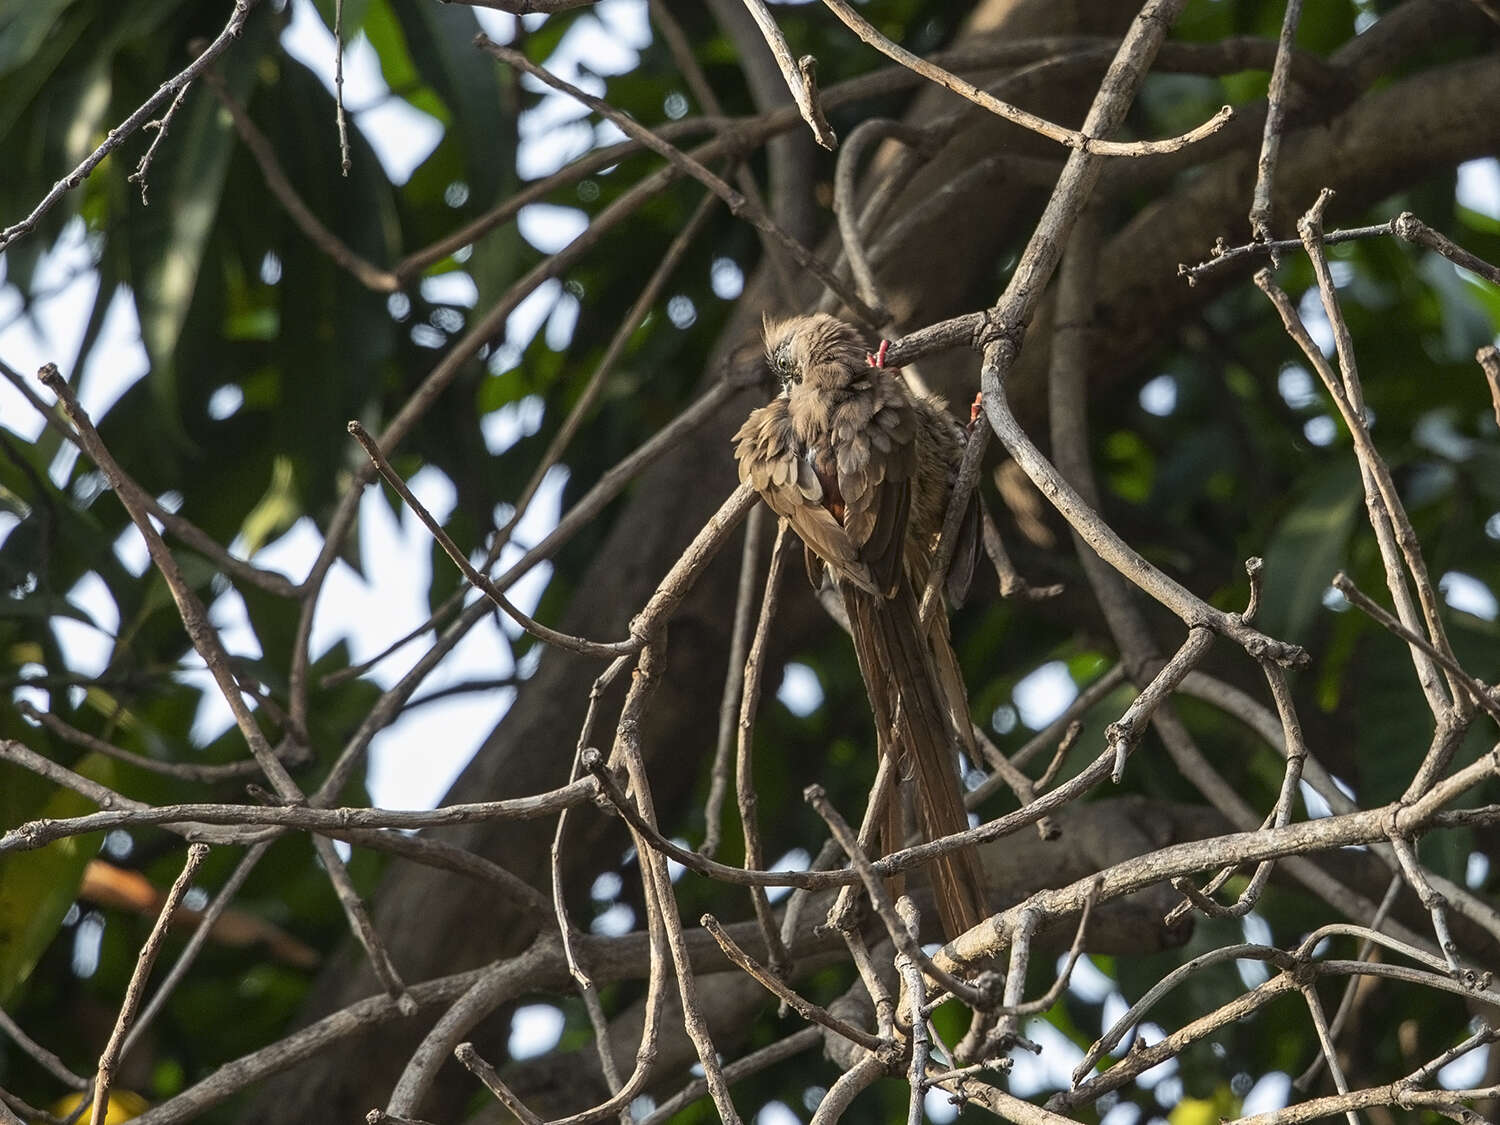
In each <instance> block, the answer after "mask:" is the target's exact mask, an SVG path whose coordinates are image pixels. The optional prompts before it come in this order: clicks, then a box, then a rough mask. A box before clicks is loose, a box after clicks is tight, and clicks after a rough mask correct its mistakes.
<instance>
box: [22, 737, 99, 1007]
mask: <svg viewBox="0 0 1500 1125" xmlns="http://www.w3.org/2000/svg"><path fill="white" fill-rule="evenodd" d="M74 772H75V773H80V774H82V775H83V776H84V777H88V778H91V779H93V780H94V781H97V782H99V783H100V784H103V785H109V784H111V781H112V779H113V776H114V767H113V763H112V762H111V761H110V760H109V759H108V758H106V757H104V756H103V755H102V754H90V755H88V756H87V757H86V758H83V759H82V760H81V761H80V762H79V763H78V764H77V765H76V766H75V767H74ZM0 776H3V777H4V779H5V780H4V783H3V784H0V821H3V823H5V824H7V825H17V824H22V823H24V822H25V821H28V820H37V819H41V818H44V817H45V818H48V819H56V818H60V817H70V816H80V815H82V814H84V813H88V812H93V811H94V809H95V807H96V806H95V805H94V803H93V802H92V801H90V800H89V799H88V798H87V797H84V796H82V795H80V794H78V793H74V792H73V791H72V790H71V789H61V788H57V787H54V786H53V785H51V784H50V783H48V782H47V781H45V780H43V779H42V778H40V777H38V776H37V775H36V774H34V773H31V772H30V771H28V770H23V769H20V768H19V767H17V766H10V765H6V766H3V767H0ZM103 839H104V834H103V833H101V832H95V833H91V834H90V835H87V836H73V837H70V838H68V839H66V840H57V841H55V842H53V843H51V844H48V845H47V846H46V847H45V848H38V849H36V850H35V851H25V852H10V853H7V854H6V855H4V856H0V1003H5V1002H7V1001H8V1000H9V999H10V996H11V994H12V993H13V992H14V991H15V989H16V987H17V986H18V985H20V984H21V983H22V982H23V981H25V980H26V978H27V977H28V976H30V975H31V970H32V969H33V968H35V967H36V963H37V960H38V959H39V958H40V957H41V955H42V953H43V952H44V951H45V950H46V948H47V946H48V945H50V944H51V943H52V939H53V938H54V937H56V936H57V931H58V929H59V928H60V927H61V926H62V920H63V916H64V915H65V914H67V912H68V907H70V906H72V905H73V900H74V899H75V898H77V896H78V885H79V883H80V882H82V880H83V869H84V868H85V867H87V866H88V863H89V860H91V859H93V858H94V856H95V855H96V854H98V851H99V844H100V842H101V841H102V840H103Z"/></svg>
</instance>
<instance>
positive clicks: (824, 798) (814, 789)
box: [802, 785, 994, 1008]
mask: <svg viewBox="0 0 1500 1125" xmlns="http://www.w3.org/2000/svg"><path fill="white" fill-rule="evenodd" d="M802 795H803V796H804V797H805V798H806V799H807V803H808V804H810V805H811V806H812V807H813V809H814V810H815V811H816V812H817V814H818V815H819V816H821V817H822V818H823V821H824V823H826V824H827V825H828V830H829V831H830V832H832V833H833V837H834V839H836V840H837V841H838V842H839V847H841V848H843V849H844V854H845V855H847V856H848V857H849V862H850V863H851V864H852V865H853V867H854V870H855V871H856V872H858V873H859V877H860V881H861V882H862V883H864V887H865V893H866V894H868V895H869V896H870V904H871V905H872V906H874V907H875V913H876V914H877V915H878V916H879V917H880V920H881V922H883V923H884V924H885V928H886V932H887V933H888V934H889V935H890V938H891V941H892V942H894V943H895V946H896V949H897V950H898V951H900V953H901V954H902V955H904V956H906V957H909V958H910V959H911V960H912V961H913V962H915V963H916V964H917V965H920V966H921V968H922V971H923V972H924V973H926V974H927V975H928V976H930V977H931V978H932V979H933V980H935V981H937V983H938V984H940V985H942V987H944V988H946V989H947V990H948V991H949V992H951V993H953V995H954V996H957V997H958V998H959V999H960V1000H962V1001H963V1002H964V1003H965V1004H968V1005H970V1006H971V1007H977V1008H988V1007H992V1006H993V999H994V998H993V997H991V996H990V995H988V993H987V992H986V991H985V990H984V989H983V988H980V987H976V986H975V985H973V984H970V983H969V982H967V981H962V980H959V979H958V978H957V977H956V976H954V975H953V974H952V973H950V972H948V971H947V970H946V969H941V968H939V967H938V966H937V965H935V964H933V962H932V958H931V957H928V956H927V954H926V953H925V952H924V951H923V950H922V947H921V946H920V945H919V944H917V942H916V940H915V939H914V938H912V936H911V935H910V934H909V933H908V932H907V929H906V926H905V924H904V923H903V922H902V921H901V918H900V917H899V915H897V913H896V907H895V904H894V903H892V902H891V897H890V895H889V894H888V893H887V892H886V889H885V883H884V881H883V880H882V879H881V878H880V876H879V875H877V874H876V873H875V868H874V867H873V866H872V865H871V863H870V859H869V857H868V856H867V855H865V850H864V849H863V848H862V847H860V846H859V838H858V837H857V836H856V835H855V834H854V832H853V830H852V829H850V827H849V822H848V821H846V820H845V819H844V817H843V815H842V814H841V813H840V812H839V811H838V810H837V809H836V808H834V807H833V804H832V803H831V802H830V801H829V800H828V794H827V793H826V792H824V790H823V787H822V786H821V785H809V786H808V787H807V788H806V789H805V790H803V794H802Z"/></svg>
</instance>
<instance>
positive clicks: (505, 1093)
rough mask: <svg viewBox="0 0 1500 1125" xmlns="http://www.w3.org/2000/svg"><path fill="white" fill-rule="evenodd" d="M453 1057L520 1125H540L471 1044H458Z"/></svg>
mask: <svg viewBox="0 0 1500 1125" xmlns="http://www.w3.org/2000/svg"><path fill="white" fill-rule="evenodd" d="M453 1057H454V1058H456V1059H457V1060H458V1061H459V1062H461V1063H463V1064H464V1066H465V1067H467V1068H468V1071H469V1073H470V1074H472V1075H473V1076H474V1077H475V1078H477V1079H479V1081H481V1082H483V1083H484V1085H485V1088H486V1089H487V1090H489V1092H490V1093H492V1094H494V1095H495V1099H496V1100H497V1101H498V1102H499V1103H500V1104H501V1105H503V1106H504V1107H505V1108H506V1109H507V1110H509V1111H510V1112H511V1114H512V1115H513V1116H514V1117H515V1119H516V1120H517V1121H519V1122H521V1125H542V1119H541V1118H540V1117H538V1116H537V1115H536V1114H534V1113H532V1112H531V1110H530V1109H528V1108H527V1106H526V1103H525V1102H523V1101H522V1100H521V1099H520V1098H518V1097H517V1096H516V1094H515V1091H513V1090H512V1089H511V1088H510V1087H509V1086H507V1085H506V1084H505V1081H504V1080H503V1079H502V1078H501V1077H500V1072H499V1071H497V1070H496V1069H495V1068H494V1067H493V1066H491V1065H490V1064H489V1063H488V1062H486V1061H485V1059H484V1058H483V1057H482V1056H481V1055H480V1054H479V1052H478V1051H476V1050H475V1049H474V1044H472V1043H460V1044H459V1045H458V1046H457V1047H454V1048H453Z"/></svg>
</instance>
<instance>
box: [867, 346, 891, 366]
mask: <svg viewBox="0 0 1500 1125" xmlns="http://www.w3.org/2000/svg"><path fill="white" fill-rule="evenodd" d="M890 347H891V342H890V341H889V340H882V341H880V347H878V348H876V349H875V351H874V352H872V353H871V354H870V355H867V356H865V363H867V364H869V365H870V366H871V367H884V366H885V353H886V352H887V351H889V350H890Z"/></svg>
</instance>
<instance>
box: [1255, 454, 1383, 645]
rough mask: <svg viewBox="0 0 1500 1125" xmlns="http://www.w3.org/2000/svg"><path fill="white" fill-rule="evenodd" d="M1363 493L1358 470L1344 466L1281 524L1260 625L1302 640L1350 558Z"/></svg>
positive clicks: (1271, 547) (1270, 556) (1270, 552)
mask: <svg viewBox="0 0 1500 1125" xmlns="http://www.w3.org/2000/svg"><path fill="white" fill-rule="evenodd" d="M1362 497H1363V491H1362V489H1361V488H1360V483H1359V475H1358V473H1357V472H1356V471H1355V469H1354V467H1353V466H1352V465H1349V464H1344V463H1340V464H1338V465H1337V466H1335V467H1332V468H1330V469H1329V470H1328V471H1327V472H1326V473H1325V474H1324V475H1323V476H1322V477H1320V478H1319V479H1318V480H1317V482H1316V483H1315V484H1314V485H1313V487H1312V488H1311V489H1310V490H1309V491H1308V494H1307V495H1306V496H1305V497H1304V498H1303V499H1302V500H1301V501H1300V502H1299V503H1298V504H1296V505H1295V506H1294V507H1293V508H1292V509H1291V510H1290V511H1289V512H1287V514H1286V515H1285V516H1283V517H1282V519H1281V522H1280V523H1279V524H1278V525H1277V527H1276V531H1275V532H1274V534H1272V536H1271V541H1270V543H1269V544H1268V546H1267V548H1266V555H1265V559H1266V567H1265V571H1264V576H1265V577H1264V580H1263V581H1264V586H1263V587H1262V590H1261V593H1262V598H1261V611H1260V612H1261V618H1260V622H1259V624H1260V627H1261V628H1263V629H1265V630H1266V631H1267V632H1269V633H1270V634H1271V635H1272V636H1273V637H1284V638H1286V639H1287V640H1290V641H1299V640H1301V639H1303V638H1304V637H1306V635H1307V631H1308V628H1309V626H1310V625H1311V624H1312V621H1313V618H1314V617H1315V616H1316V614H1317V612H1318V607H1319V606H1320V605H1322V602H1323V592H1324V591H1325V590H1327V589H1328V584H1329V582H1331V581H1332V580H1333V576H1334V574H1335V573H1337V571H1338V570H1339V568H1340V567H1341V566H1343V565H1344V559H1345V558H1346V556H1347V548H1348V543H1349V535H1350V532H1351V531H1352V530H1353V528H1354V519H1355V516H1356V515H1357V514H1358V513H1359V510H1360V503H1361V500H1362Z"/></svg>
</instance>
